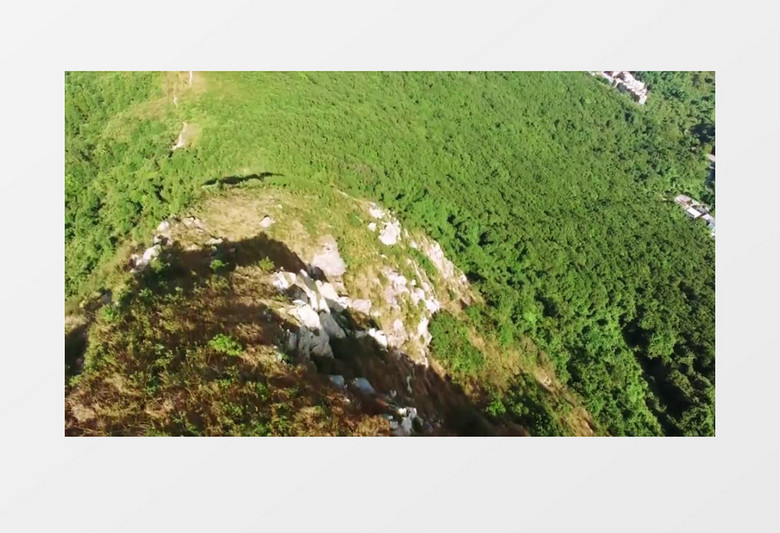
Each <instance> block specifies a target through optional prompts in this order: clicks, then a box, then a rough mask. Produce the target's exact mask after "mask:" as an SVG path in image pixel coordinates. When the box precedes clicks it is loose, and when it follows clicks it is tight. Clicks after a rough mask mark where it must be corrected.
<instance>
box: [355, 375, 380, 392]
mask: <svg viewBox="0 0 780 533" xmlns="http://www.w3.org/2000/svg"><path fill="white" fill-rule="evenodd" d="M352 385H353V386H354V387H355V388H356V389H357V390H358V391H360V393H361V394H365V395H368V396H373V395H374V394H376V391H375V390H374V387H372V386H371V383H369V382H368V380H367V379H366V378H355V379H353V380H352Z"/></svg>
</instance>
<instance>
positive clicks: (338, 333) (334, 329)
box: [320, 311, 347, 339]
mask: <svg viewBox="0 0 780 533" xmlns="http://www.w3.org/2000/svg"><path fill="white" fill-rule="evenodd" d="M320 323H321V324H322V329H324V330H325V333H327V334H328V336H329V337H335V338H337V339H344V338H346V336H347V334H346V333H345V332H344V330H343V329H342V328H341V326H340V325H339V323H338V322H336V319H335V318H333V315H331V314H330V313H326V312H324V311H321V312H320Z"/></svg>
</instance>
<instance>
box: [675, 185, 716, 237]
mask: <svg viewBox="0 0 780 533" xmlns="http://www.w3.org/2000/svg"><path fill="white" fill-rule="evenodd" d="M674 202H675V203H676V204H678V205H679V206H680V207H682V208H683V209H684V210H685V214H686V215H688V216H689V217H691V218H692V219H694V220H697V219H698V220H703V221H704V222H706V223H707V227H708V228H710V234H711V235H712V237H715V217H714V216H712V215H711V214H710V213H709V209H708V208H707V207H706V206H704V205H702V204H701V203H699V202H697V201H696V200H694V199H693V198H691V197H690V196H686V195H684V194H678V195H677V196H675V197H674Z"/></svg>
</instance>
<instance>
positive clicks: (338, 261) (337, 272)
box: [311, 235, 347, 278]
mask: <svg viewBox="0 0 780 533" xmlns="http://www.w3.org/2000/svg"><path fill="white" fill-rule="evenodd" d="M311 266H312V267H316V268H318V269H319V270H321V271H322V273H323V274H325V276H327V277H329V278H330V277H341V276H343V275H344V272H346V271H347V265H346V264H344V260H343V259H342V258H341V255H340V254H339V247H338V244H337V243H336V239H334V238H333V237H331V236H330V235H329V236H327V237H326V238H325V239H324V240H323V241H322V246H321V248H320V250H319V252H317V253H316V254H314V257H313V258H312V260H311Z"/></svg>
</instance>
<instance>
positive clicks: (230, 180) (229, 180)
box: [203, 172, 284, 187]
mask: <svg viewBox="0 0 780 533" xmlns="http://www.w3.org/2000/svg"><path fill="white" fill-rule="evenodd" d="M272 176H284V174H278V173H276V172H260V173H258V174H250V175H248V176H226V177H224V178H213V179H210V180H208V181H206V182H204V183H203V186H204V187H207V186H211V185H238V184H239V183H244V182H247V181H252V180H259V181H263V180H265V179H266V178H270V177H272Z"/></svg>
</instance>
